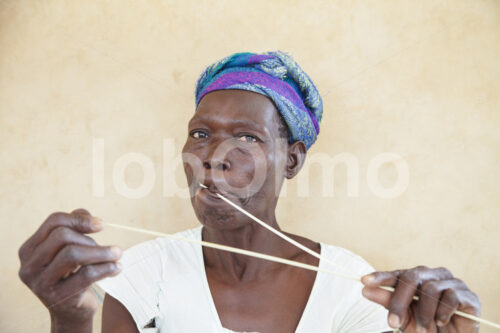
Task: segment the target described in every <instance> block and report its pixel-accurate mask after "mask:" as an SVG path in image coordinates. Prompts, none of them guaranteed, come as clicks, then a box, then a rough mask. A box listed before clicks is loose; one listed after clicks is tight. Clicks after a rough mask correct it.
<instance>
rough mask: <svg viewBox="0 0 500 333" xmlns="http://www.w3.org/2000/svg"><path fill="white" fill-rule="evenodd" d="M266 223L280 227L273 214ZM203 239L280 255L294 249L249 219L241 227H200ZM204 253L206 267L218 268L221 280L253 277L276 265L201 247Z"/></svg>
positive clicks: (249, 278)
mask: <svg viewBox="0 0 500 333" xmlns="http://www.w3.org/2000/svg"><path fill="white" fill-rule="evenodd" d="M266 222H268V223H269V222H270V223H269V225H271V226H272V227H273V228H275V229H278V230H280V228H279V225H278V223H277V222H276V218H275V217H274V216H273V217H272V218H270V219H268V220H267V221H266ZM202 239H203V240H204V241H208V242H213V243H218V244H223V245H228V246H233V247H237V248H240V249H245V250H249V251H255V252H260V253H265V254H270V255H274V256H279V257H288V256H290V253H291V251H293V248H291V246H290V245H289V244H288V243H287V242H286V241H285V240H283V239H281V238H279V237H278V236H276V235H274V234H273V233H271V232H270V231H269V230H267V229H265V228H264V227H262V226H260V225H258V224H257V223H255V222H254V221H252V220H250V219H249V220H248V223H246V224H245V225H244V226H243V227H241V228H237V229H229V230H227V229H226V230H220V229H216V228H208V227H203V230H202ZM203 256H204V261H205V267H206V268H207V269H211V270H215V271H217V272H218V275H219V276H221V277H222V276H223V277H224V279H231V280H233V279H236V280H239V281H241V280H253V279H255V278H256V277H257V276H259V275H260V274H261V273H262V272H264V271H267V270H270V269H273V268H276V265H277V264H276V263H271V262H268V261H265V260H262V259H258V258H253V257H249V256H245V255H241V254H235V253H230V252H225V251H220V250H215V249H210V248H206V247H205V248H203Z"/></svg>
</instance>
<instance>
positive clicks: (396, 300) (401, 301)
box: [389, 270, 420, 328]
mask: <svg viewBox="0 0 500 333" xmlns="http://www.w3.org/2000/svg"><path fill="white" fill-rule="evenodd" d="M418 274H419V272H418V271H417V270H407V271H404V272H403V273H402V274H401V275H400V277H399V279H398V282H397V283H396V286H395V287H394V294H393V295H392V298H391V301H390V304H389V325H391V327H393V328H400V327H401V325H402V324H403V323H405V322H407V320H408V318H407V316H408V310H409V306H410V304H411V303H412V302H413V296H414V295H415V293H416V291H417V287H418V285H419V283H420V278H419V276H418Z"/></svg>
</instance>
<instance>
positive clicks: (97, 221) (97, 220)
mask: <svg viewBox="0 0 500 333" xmlns="http://www.w3.org/2000/svg"><path fill="white" fill-rule="evenodd" d="M91 222H92V226H93V227H95V228H100V227H102V219H101V218H99V217H97V216H92V220H91Z"/></svg>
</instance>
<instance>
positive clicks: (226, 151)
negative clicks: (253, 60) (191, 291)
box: [182, 90, 288, 229]
mask: <svg viewBox="0 0 500 333" xmlns="http://www.w3.org/2000/svg"><path fill="white" fill-rule="evenodd" d="M279 127H280V118H279V115H278V111H277V110H276V108H275V106H274V104H273V103H272V101H271V100H270V99H269V98H267V97H266V96H264V95H261V94H258V93H253V92H250V91H244V90H217V91H213V92H210V93H208V94H207V95H205V96H204V97H203V98H202V99H201V101H200V103H199V104H198V108H197V110H196V112H195V113H194V116H193V118H192V119H191V120H190V121H189V125H188V137H187V140H186V143H185V145H184V148H183V151H182V153H183V154H182V156H183V162H184V171H185V173H186V177H187V181H188V184H189V189H190V194H191V202H192V205H193V208H194V210H195V213H196V216H197V217H198V219H199V220H200V222H201V223H202V224H204V225H206V226H210V227H216V228H219V229H235V228H238V227H241V226H243V225H244V224H245V223H247V222H246V220H245V219H244V217H243V216H242V214H240V213H238V212H237V211H236V210H235V209H234V208H232V207H231V206H229V205H228V204H227V203H226V202H224V201H223V200H221V199H219V198H218V197H217V196H216V194H215V193H220V194H222V195H224V196H225V197H227V198H228V199H230V200H231V201H233V202H236V203H237V204H238V205H240V206H242V207H243V208H244V209H246V210H247V211H249V212H251V213H253V214H254V215H257V216H261V217H265V216H268V214H270V213H274V209H275V206H276V202H277V197H278V195H279V190H280V189H281V185H282V183H283V179H284V176H285V170H286V159H287V147H288V144H287V140H286V138H282V137H281V136H280V132H279ZM200 183H202V184H204V185H205V186H208V187H209V188H208V189H204V188H202V187H200V185H199V184H200Z"/></svg>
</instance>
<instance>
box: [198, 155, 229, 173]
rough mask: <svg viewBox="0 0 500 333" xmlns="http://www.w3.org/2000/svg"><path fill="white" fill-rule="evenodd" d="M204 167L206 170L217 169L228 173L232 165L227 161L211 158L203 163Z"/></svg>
mask: <svg viewBox="0 0 500 333" xmlns="http://www.w3.org/2000/svg"><path fill="white" fill-rule="evenodd" d="M203 167H204V168H205V169H206V170H211V169H215V170H221V171H227V170H229V169H230V167H231V164H230V163H229V161H227V160H223V159H218V158H210V159H207V160H205V161H203Z"/></svg>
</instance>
